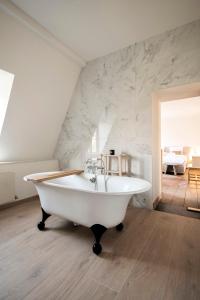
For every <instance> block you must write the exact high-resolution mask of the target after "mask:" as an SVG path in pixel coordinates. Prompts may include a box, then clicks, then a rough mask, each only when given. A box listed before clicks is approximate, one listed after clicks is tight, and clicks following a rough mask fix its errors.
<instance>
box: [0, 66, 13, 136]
mask: <svg viewBox="0 0 200 300" xmlns="http://www.w3.org/2000/svg"><path fill="white" fill-rule="evenodd" d="M13 80H14V75H13V74H11V73H8V72H6V71H3V70H1V69H0V134H1V131H2V127H3V122H4V119H5V115H6V110H7V106H8V101H9V98H10V93H11V89H12V85H13Z"/></svg>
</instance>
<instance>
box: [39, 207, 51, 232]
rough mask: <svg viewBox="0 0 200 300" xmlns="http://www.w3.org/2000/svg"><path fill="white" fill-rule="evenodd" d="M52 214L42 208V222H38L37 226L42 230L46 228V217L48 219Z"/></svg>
mask: <svg viewBox="0 0 200 300" xmlns="http://www.w3.org/2000/svg"><path fill="white" fill-rule="evenodd" d="M50 216H51V215H50V214H48V213H46V211H44V209H43V208H42V221H41V222H40V223H38V225H37V227H38V229H39V230H40V231H42V230H44V229H45V221H46V219H48V218H49V217H50Z"/></svg>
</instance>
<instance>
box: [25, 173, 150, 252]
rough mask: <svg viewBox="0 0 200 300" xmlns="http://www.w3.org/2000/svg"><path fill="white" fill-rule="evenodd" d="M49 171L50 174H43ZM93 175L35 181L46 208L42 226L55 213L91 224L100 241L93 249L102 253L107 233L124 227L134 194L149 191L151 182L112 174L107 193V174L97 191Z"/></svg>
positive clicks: (101, 176)
mask: <svg viewBox="0 0 200 300" xmlns="http://www.w3.org/2000/svg"><path fill="white" fill-rule="evenodd" d="M47 174H49V173H43V174H40V175H47ZM35 175H38V174H32V175H28V176H26V177H25V178H24V179H25V180H27V179H29V180H30V178H31V177H32V178H34V176H35ZM91 177H92V175H89V174H81V175H71V176H66V177H61V178H57V179H52V180H48V181H44V182H41V183H34V184H35V186H36V189H37V191H38V194H39V197H40V202H41V207H42V211H43V219H42V221H41V222H40V223H39V224H38V228H39V229H40V230H42V229H44V227H45V223H44V222H45V220H46V219H47V217H48V216H49V215H51V214H55V215H58V216H60V217H63V218H66V219H68V220H70V221H72V222H74V223H78V224H81V225H84V226H87V227H90V228H91V229H92V231H93V233H94V235H95V238H96V243H95V245H97V244H99V245H98V246H96V248H98V247H99V248H98V250H96V251H95V245H94V246H93V251H94V252H95V253H96V252H98V253H96V254H99V253H100V252H101V249H100V248H101V247H100V246H101V245H100V238H101V235H102V234H103V232H104V231H105V230H106V229H107V228H111V227H114V226H117V229H118V230H121V229H122V228H123V226H122V221H123V219H124V217H125V214H126V209H127V206H128V203H129V200H130V198H131V196H132V195H133V194H136V193H142V192H145V191H147V190H149V189H150V188H151V185H150V183H149V182H147V181H145V180H143V179H138V178H133V177H120V176H109V177H107V192H105V184H104V175H98V177H97V185H98V190H95V185H94V183H92V182H90V180H89V179H90V178H91ZM96 225H97V226H96ZM102 231H103V232H102ZM98 236H100V238H98Z"/></svg>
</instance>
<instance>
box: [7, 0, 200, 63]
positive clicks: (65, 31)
mask: <svg viewBox="0 0 200 300" xmlns="http://www.w3.org/2000/svg"><path fill="white" fill-rule="evenodd" d="M12 1H13V2H14V3H15V4H16V5H18V6H19V7H20V8H21V9H23V10H24V11H25V12H26V13H27V14H29V15H30V16H31V17H33V18H34V19H35V20H37V21H38V22H39V23H40V24H42V25H43V26H44V27H45V28H47V29H48V30H49V31H50V32H52V33H53V34H54V35H55V36H56V37H57V38H58V39H60V40H61V41H62V42H63V43H65V44H66V45H67V46H69V47H70V48H72V49H73V50H74V51H75V52H76V53H78V54H79V55H80V56H82V57H83V58H84V59H85V60H88V61H89V60H92V59H94V58H96V57H100V56H103V55H106V54H108V53H111V52H113V51H115V50H118V49H121V48H123V47H126V46H129V45H131V44H133V43H134V42H136V41H141V40H144V39H146V38H149V37H152V36H154V35H157V34H159V33H162V32H165V31H167V30H169V29H173V28H176V27H178V26H181V25H184V24H186V23H189V22H192V21H194V20H197V19H199V18H200V1H199V0H167V1H166V0H75V1H72V0H71V1H68V0H56V1H55V0H42V1H41V0H12Z"/></svg>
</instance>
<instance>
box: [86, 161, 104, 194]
mask: <svg viewBox="0 0 200 300" xmlns="http://www.w3.org/2000/svg"><path fill="white" fill-rule="evenodd" d="M99 161H101V166H98V162H99ZM85 164H86V168H87V171H88V173H91V174H93V175H94V177H92V178H90V181H91V182H92V183H94V184H95V190H98V180H97V176H98V171H99V170H101V174H104V183H105V191H106V192H107V181H108V178H107V179H106V171H105V165H104V161H103V159H102V158H97V159H88V160H87V161H86V162H85Z"/></svg>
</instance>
